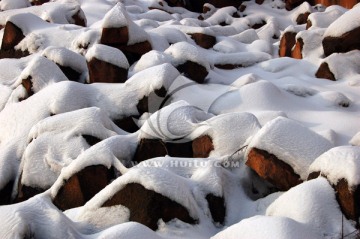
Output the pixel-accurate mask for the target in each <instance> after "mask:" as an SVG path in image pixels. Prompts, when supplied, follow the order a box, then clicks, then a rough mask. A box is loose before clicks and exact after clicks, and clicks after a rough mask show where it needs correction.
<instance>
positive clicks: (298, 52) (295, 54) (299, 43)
mask: <svg viewBox="0 0 360 239" xmlns="http://www.w3.org/2000/svg"><path fill="white" fill-rule="evenodd" d="M303 47H304V41H303V39H301V38H298V39H297V40H296V43H295V47H294V49H293V50H292V51H291V57H292V58H295V59H302V58H303V56H302V49H303Z"/></svg>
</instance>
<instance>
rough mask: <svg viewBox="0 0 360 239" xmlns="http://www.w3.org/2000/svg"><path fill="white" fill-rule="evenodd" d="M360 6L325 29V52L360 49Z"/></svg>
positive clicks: (326, 54)
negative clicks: (359, 19)
mask: <svg viewBox="0 0 360 239" xmlns="http://www.w3.org/2000/svg"><path fill="white" fill-rule="evenodd" d="M359 15H360V8H358V7H357V8H353V9H351V10H349V11H348V12H346V13H344V14H343V15H342V16H341V17H339V18H338V19H337V20H336V21H334V22H333V23H332V24H331V25H330V26H329V27H328V29H327V30H326V31H325V34H324V39H323V41H322V44H323V48H324V54H325V56H329V55H331V54H332V53H335V52H336V53H344V52H348V51H351V50H355V49H356V50H360V38H359V35H360V25H359V24H358V17H359Z"/></svg>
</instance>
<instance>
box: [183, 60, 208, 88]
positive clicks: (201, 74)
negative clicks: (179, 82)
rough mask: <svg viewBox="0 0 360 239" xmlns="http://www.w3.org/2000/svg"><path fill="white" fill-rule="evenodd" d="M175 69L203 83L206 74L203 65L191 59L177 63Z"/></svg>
mask: <svg viewBox="0 0 360 239" xmlns="http://www.w3.org/2000/svg"><path fill="white" fill-rule="evenodd" d="M176 69H178V71H179V72H181V73H183V74H184V75H185V76H186V77H188V78H190V79H192V80H193V81H196V82H197V83H199V84H202V83H204V81H205V78H206V76H207V75H208V72H207V70H206V68H205V67H204V66H202V65H200V64H198V63H195V62H192V61H186V62H185V63H183V64H181V65H178V66H177V67H176Z"/></svg>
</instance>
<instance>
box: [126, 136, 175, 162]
mask: <svg viewBox="0 0 360 239" xmlns="http://www.w3.org/2000/svg"><path fill="white" fill-rule="evenodd" d="M165 155H168V152H167V149H166V145H165V143H164V142H162V141H161V140H160V139H141V140H140V143H139V145H138V147H137V148H136V152H135V155H134V158H133V160H132V161H133V162H136V163H140V162H142V161H145V160H147V159H151V158H156V157H162V156H165Z"/></svg>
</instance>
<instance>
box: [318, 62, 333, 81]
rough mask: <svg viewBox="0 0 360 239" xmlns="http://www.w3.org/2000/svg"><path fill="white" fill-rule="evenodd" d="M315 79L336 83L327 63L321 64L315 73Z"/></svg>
mask: <svg viewBox="0 0 360 239" xmlns="http://www.w3.org/2000/svg"><path fill="white" fill-rule="evenodd" d="M315 76H316V77H317V78H324V79H328V80H332V81H336V78H335V75H334V73H332V72H331V70H330V68H329V64H328V63H327V62H323V63H321V65H320V67H319V69H318V70H317V72H316V73H315Z"/></svg>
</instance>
